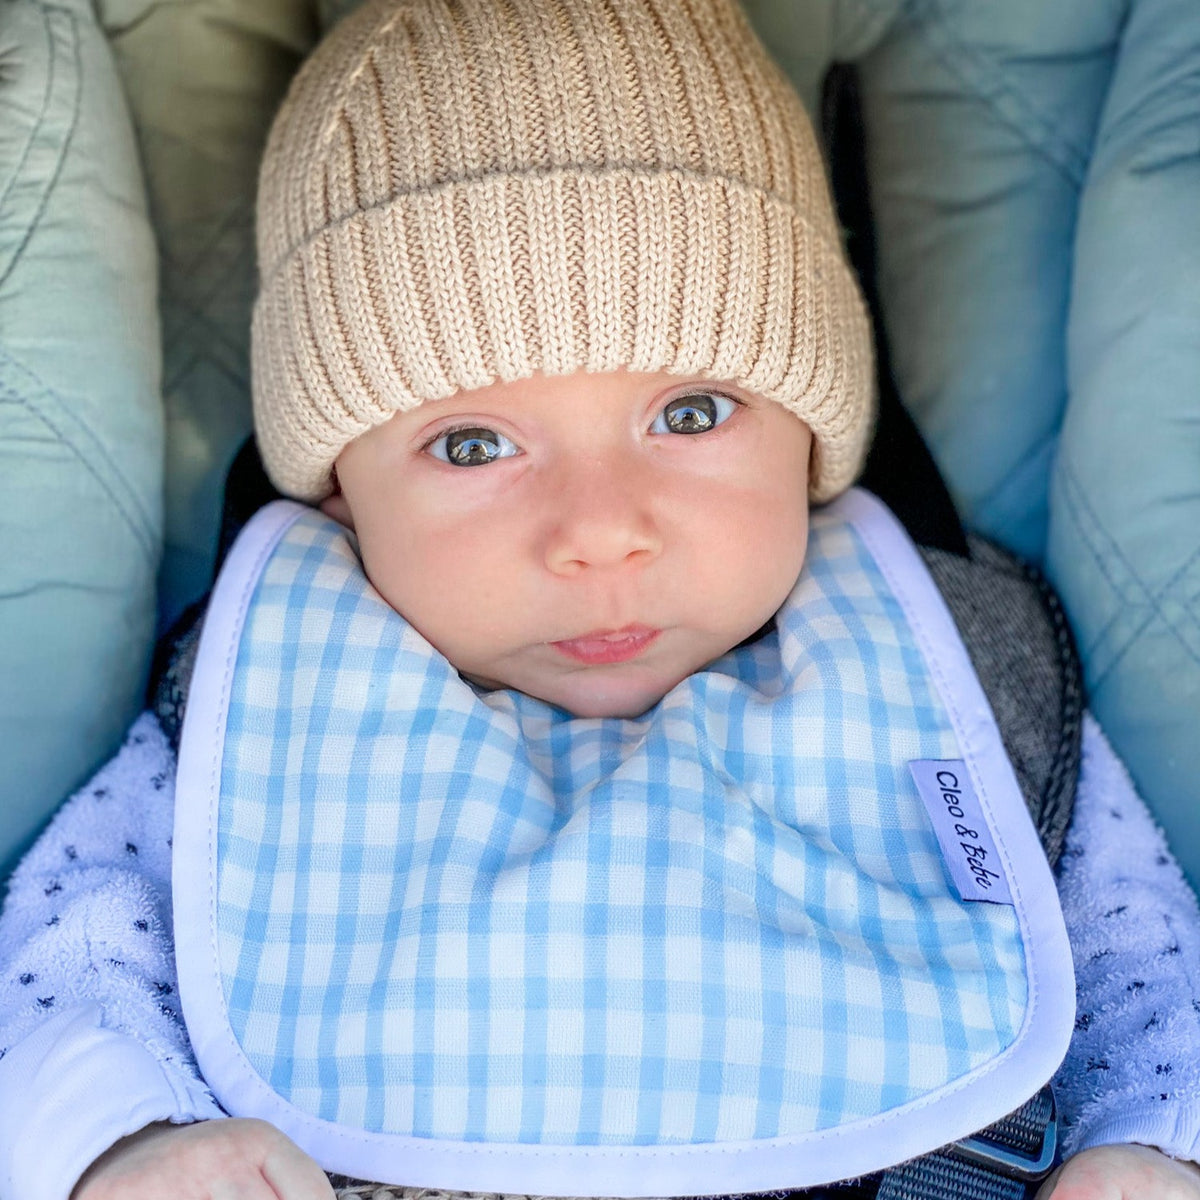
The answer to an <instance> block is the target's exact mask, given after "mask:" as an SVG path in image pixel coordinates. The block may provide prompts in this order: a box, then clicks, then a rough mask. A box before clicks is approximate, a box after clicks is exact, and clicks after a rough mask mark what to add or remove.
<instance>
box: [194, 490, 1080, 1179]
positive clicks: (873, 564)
mask: <svg viewBox="0 0 1200 1200" xmlns="http://www.w3.org/2000/svg"><path fill="white" fill-rule="evenodd" d="M174 856H175V857H174V861H175V867H174V871H175V878H174V894H175V925H176V947H177V955H178V966H179V981H180V991H181V998H182V1001H183V1007H184V1012H185V1016H186V1020H187V1026H188V1031H189V1034H190V1036H191V1039H192V1042H193V1045H194V1047H195V1051H196V1055H197V1059H198V1062H199V1065H200V1068H201V1071H202V1073H203V1074H204V1077H205V1079H206V1080H207V1081H208V1083H209V1085H210V1086H211V1087H212V1089H213V1092H214V1094H215V1095H216V1096H217V1098H218V1100H219V1101H220V1102H221V1104H222V1105H223V1106H224V1107H225V1108H226V1109H227V1110H228V1111H229V1112H230V1113H232V1114H234V1115H238V1116H256V1117H262V1118H265V1119H266V1120H269V1121H271V1122H272V1123H274V1124H275V1125H277V1126H278V1127H279V1128H281V1129H282V1130H284V1132H286V1133H287V1134H288V1135H289V1136H290V1137H292V1138H293V1140H295V1141H296V1142H297V1143H298V1144H299V1145H300V1146H301V1147H302V1148H303V1149H305V1150H306V1151H307V1152H308V1153H309V1154H310V1155H312V1156H313V1157H314V1158H315V1159H316V1160H317V1161H318V1162H319V1163H320V1164H321V1165H322V1166H324V1167H325V1168H326V1169H327V1170H331V1171H336V1172H340V1173H343V1174H346V1175H350V1176H355V1177H359V1178H366V1179H378V1180H383V1181H386V1182H391V1183H403V1184H411V1185H417V1186H431V1187H440V1188H450V1189H459V1190H464V1191H469V1190H475V1191H505V1192H519V1193H538V1194H543V1195H555V1194H558V1195H606V1196H618V1195H624V1196H646V1195H675V1196H683V1195H693V1194H713V1193H717V1192H746V1191H761V1190H766V1189H772V1188H799V1187H805V1186H811V1185H816V1184H819V1183H824V1182H829V1181H833V1180H838V1179H843V1178H847V1177H851V1176H856V1175H859V1174H864V1173H867V1172H870V1171H873V1170H877V1169H880V1168H883V1167H885V1166H888V1165H891V1164H893V1163H895V1162H899V1161H902V1160H904V1159H907V1158H911V1157H913V1156H915V1155H917V1154H921V1153H925V1152H927V1151H929V1150H931V1149H934V1148H936V1147H938V1146H940V1145H942V1144H944V1143H946V1142H948V1141H951V1140H954V1139H956V1138H959V1137H962V1136H965V1135H968V1134H970V1133H973V1132H974V1131H975V1130H977V1129H980V1128H982V1127H984V1126H986V1125H988V1124H990V1123H991V1122H992V1121H994V1120H996V1119H998V1118H999V1117H1001V1116H1003V1115H1004V1114H1005V1113H1007V1112H1009V1111H1010V1110H1012V1109H1014V1108H1016V1107H1017V1106H1018V1105H1019V1104H1021V1103H1022V1102H1023V1101H1024V1100H1026V1099H1027V1098H1028V1097H1029V1096H1030V1095H1032V1094H1033V1093H1034V1092H1035V1091H1037V1089H1038V1088H1039V1087H1040V1086H1041V1085H1042V1084H1043V1083H1044V1082H1045V1081H1046V1080H1047V1079H1048V1078H1049V1077H1050V1076H1051V1075H1052V1073H1053V1072H1054V1070H1055V1068H1056V1067H1057V1065H1058V1063H1059V1062H1060V1060H1061V1058H1062V1056H1063V1054H1064V1053H1065V1050H1066V1046H1067V1041H1068V1038H1069V1036H1070V1032H1071V1027H1072V1022H1073V1015H1074V981H1073V977H1072V972H1071V956H1070V951H1069V948H1068V945H1067V939H1066V933H1065V930H1064V927H1063V923H1062V917H1061V913H1060V911H1059V907H1058V898H1057V893H1056V890H1055V887H1054V881H1053V879H1052V877H1051V874H1050V871H1049V868H1048V866H1047V865H1046V861H1045V857H1044V855H1043V853H1042V850H1041V847H1040V845H1039V843H1038V840H1037V836H1036V833H1035V832H1034V829H1033V827H1032V824H1031V822H1030V820H1029V818H1028V815H1027V812H1026V809H1025V805H1024V802H1023V799H1022V796H1021V794H1020V791H1019V789H1018V786H1017V783H1016V780H1015V778H1014V776H1013V772H1012V769H1011V767H1010V765H1009V763H1008V760H1007V758H1006V756H1005V753H1004V750H1003V746H1002V744H1001V740H1000V735H999V732H998V730H997V728H996V725H995V722H994V720H993V717H992V715H991V712H990V709H989V708H988V705H987V702H986V700H985V699H984V696H983V693H982V691H981V689H980V686H979V683H978V681H977V680H976V678H975V676H974V673H973V671H972V670H971V666H970V662H969V659H968V657H967V654H966V651H965V649H964V647H963V645H962V643H961V641H960V639H959V636H958V634H957V631H956V630H955V628H954V625H953V622H952V620H951V618H950V616H949V614H948V612H947V611H946V609H945V606H944V604H943V603H942V600H941V598H940V596H939V595H938V593H937V590H936V588H935V587H934V585H933V582H932V581H931V579H930V578H929V576H928V574H927V573H926V571H925V568H924V565H923V564H922V562H921V559H920V556H919V555H918V554H917V552H916V550H915V548H914V547H913V545H912V544H911V542H910V541H909V540H908V538H907V536H906V534H905V533H904V532H903V530H902V529H901V527H900V526H899V524H898V523H897V522H896V521H895V519H894V518H893V517H892V516H891V514H890V513H889V512H888V511H887V510H886V509H885V508H884V507H883V505H881V504H880V503H879V502H878V501H877V500H875V499H874V498H873V497H871V496H870V495H869V494H867V493H865V492H860V491H855V492H851V493H849V494H848V495H846V496H844V497H843V498H842V499H841V500H839V501H837V502H836V503H834V504H833V505H830V506H828V507H826V508H824V509H820V510H817V511H815V512H814V513H813V514H812V519H811V532H810V542H809V550H808V555H807V559H806V562H805V566H804V569H803V571H802V573H801V576H800V578H799V580H798V581H797V584H796V586H795V588H794V590H793V591H792V594H791V595H790V596H789V598H788V600H787V601H786V603H785V604H784V606H783V608H782V609H781V610H780V612H779V614H778V615H777V617H776V621H775V629H774V630H773V632H771V633H770V634H768V635H766V636H764V637H763V638H761V639H759V640H758V641H756V642H755V643H753V644H752V645H749V646H746V647H742V648H739V649H737V650H735V651H732V652H730V653H729V654H727V655H725V656H724V657H723V658H721V659H719V660H718V661H717V662H714V663H712V664H711V665H710V666H709V667H707V668H706V669H705V670H703V671H701V672H698V673H697V674H695V675H693V676H691V677H689V678H688V679H686V680H684V681H683V682H682V683H681V684H679V685H678V686H677V687H676V688H674V689H673V690H672V691H671V692H670V693H669V694H668V695H667V696H666V697H664V699H663V700H662V701H661V702H660V703H659V704H658V705H656V706H655V707H654V708H653V709H651V710H650V711H649V712H647V713H646V714H644V715H643V716H641V717H639V718H637V719H633V720H627V719H615V718H614V719H582V718H576V717H572V716H570V715H569V714H567V713H565V712H564V711H562V710H560V709H557V708H555V707H553V706H551V705H549V704H546V703H544V702H542V701H539V700H534V699H531V698H529V697H527V696H524V695H521V694H519V693H515V692H511V691H494V692H485V691H482V690H481V689H479V688H477V687H475V686H474V685H472V684H470V683H468V682H466V681H464V680H463V679H462V678H460V677H459V676H458V674H457V673H456V672H455V670H454V668H453V667H452V666H451V665H450V664H449V663H448V662H447V661H446V660H445V659H444V658H442V657H441V656H440V655H439V654H438V653H437V651H435V650H434V649H433V648H432V647H431V646H430V645H429V644H428V643H427V642H426V641H425V640H424V639H423V638H422V637H421V636H420V634H418V633H417V632H416V630H415V629H413V628H412V627H411V626H410V625H409V624H408V623H407V622H406V621H404V620H403V618H402V617H400V616H399V615H398V614H396V613H395V612H394V611H393V610H392V609H391V608H389V607H388V605H387V604H386V603H385V602H384V601H383V600H382V599H381V598H380V596H379V595H378V593H376V592H375V591H374V589H373V588H372V587H371V585H370V583H369V582H368V580H367V579H366V577H365V575H364V574H363V571H362V567H361V564H360V561H359V559H358V556H357V552H356V547H355V544H354V540H353V537H352V535H351V534H349V533H348V532H347V531H346V530H345V529H343V528H342V527H341V526H339V525H337V524H336V523H334V522H333V521H331V520H329V519H328V518H326V517H324V516H322V515H321V514H320V513H318V512H315V511H313V510H311V509H307V508H304V507H302V506H299V505H296V504H292V503H289V502H282V501H281V502H278V503H276V504H273V505H271V506H269V507H268V508H266V509H264V510H263V511H261V512H260V513H259V514H258V515H257V516H256V517H255V518H254V519H253V520H252V521H251V522H250V524H249V525H248V526H247V528H246V529H245V531H244V532H243V534H242V535H241V537H240V539H239V541H238V542H237V544H236V545H235V547H234V549H233V551H232V552H231V554H230V556H229V559H228V561H227V563H226V565H225V567H224V569H223V571H222V573H221V577H220V579H219V581H218V584H217V587H216V589H215V591H214V594H213V598H212V601H211V603H210V607H209V610H208V614H207V617H206V619H205V625H204V632H203V637H202V641H201V646H200V651H199V657H198V661H197V665H196V669H195V674H194V676H193V682H192V688H191V693H190V695H189V700H188V707H187V715H186V719H185V723H184V730H183V738H182V744H181V750H180V765H179V776H178V783H177V794H176V827H175V837H174Z"/></svg>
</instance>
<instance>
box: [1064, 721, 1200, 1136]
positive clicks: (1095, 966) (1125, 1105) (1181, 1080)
mask: <svg viewBox="0 0 1200 1200" xmlns="http://www.w3.org/2000/svg"><path fill="white" fill-rule="evenodd" d="M1059 894H1060V897H1061V899H1062V906H1063V913H1064V915H1065V917H1066V920H1067V931H1068V933H1069V934H1070V938H1071V947H1072V953H1073V956H1074V960H1075V976H1076V989H1077V994H1078V1007H1077V1013H1076V1020H1075V1034H1074V1037H1073V1038H1072V1040H1071V1047H1070V1050H1069V1051H1068V1054H1067V1058H1066V1061H1065V1062H1064V1063H1063V1066H1062V1068H1061V1069H1060V1071H1059V1073H1058V1075H1057V1077H1056V1079H1055V1091H1056V1094H1057V1096H1058V1100H1059V1106H1060V1108H1061V1109H1062V1111H1063V1115H1064V1117H1065V1124H1066V1131H1065V1137H1064V1143H1065V1147H1064V1148H1065V1149H1066V1151H1067V1152H1068V1153H1071V1154H1073V1153H1077V1152H1078V1151H1080V1150H1083V1149H1085V1148H1087V1147H1088V1146H1098V1145H1105V1144H1108V1143H1116V1142H1140V1143H1142V1144H1145V1145H1149V1146H1157V1147H1158V1148H1160V1149H1161V1150H1164V1151H1165V1152H1166V1153H1168V1154H1170V1155H1172V1156H1173V1157H1176V1158H1185V1159H1191V1160H1198V1159H1200V909H1198V908H1197V904H1196V897H1195V895H1194V893H1193V892H1192V890H1191V888H1190V887H1189V886H1188V884H1187V882H1186V880H1185V879H1184V877H1183V874H1182V872H1181V871H1180V869H1179V866H1178V865H1177V864H1176V862H1175V860H1174V858H1172V857H1171V854H1170V851H1169V850H1168V849H1167V845H1166V841H1165V839H1164V838H1163V835H1162V833H1161V832H1160V831H1159V829H1158V828H1157V826H1156V825H1155V824H1154V821H1153V820H1152V818H1151V816H1150V814H1149V812H1148V811H1147V810H1146V807H1145V805H1144V804H1143V803H1142V801H1141V800H1140V799H1139V798H1138V796H1137V793H1136V792H1135V791H1134V788H1133V784H1132V783H1131V782H1130V779H1129V776H1128V774H1127V773H1126V771H1125V768H1124V767H1123V766H1122V764H1121V763H1120V761H1119V760H1118V759H1117V757H1116V755H1115V754H1114V753H1113V751H1112V749H1111V747H1110V746H1109V745H1108V742H1107V741H1106V740H1105V738H1104V735H1103V734H1102V733H1101V732H1100V728H1099V726H1098V725H1097V724H1096V723H1095V721H1093V720H1092V719H1091V718H1090V717H1089V718H1087V720H1086V722H1085V725H1084V741H1083V767H1082V771H1081V774H1080V781H1079V789H1078V795H1077V797H1076V801H1075V812H1074V816H1073V818H1072V821H1071V829H1070V832H1069V834H1068V837H1067V843H1066V848H1065V850H1064V851H1063V857H1062V863H1061V866H1060V869H1059Z"/></svg>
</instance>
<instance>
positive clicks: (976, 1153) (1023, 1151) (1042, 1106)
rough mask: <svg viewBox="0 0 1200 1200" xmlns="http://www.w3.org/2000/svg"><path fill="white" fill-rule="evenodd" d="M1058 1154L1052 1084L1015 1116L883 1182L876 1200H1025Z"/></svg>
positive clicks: (887, 1174)
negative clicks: (1029, 1190) (1029, 1189)
mask: <svg viewBox="0 0 1200 1200" xmlns="http://www.w3.org/2000/svg"><path fill="white" fill-rule="evenodd" d="M1057 1150H1058V1113H1057V1111H1056V1109H1055V1106H1054V1093H1053V1092H1052V1091H1051V1090H1050V1085H1049V1084H1047V1085H1046V1086H1045V1087H1044V1088H1042V1090H1041V1091H1040V1092H1038V1093H1037V1095H1035V1096H1033V1097H1031V1098H1030V1099H1029V1100H1027V1101H1026V1102H1025V1103H1024V1104H1023V1105H1021V1107H1020V1108H1018V1109H1017V1110H1016V1111H1015V1112H1012V1113H1009V1115H1008V1116H1007V1117H1004V1118H1002V1119H1001V1120H999V1121H997V1122H996V1123H995V1124H994V1125H989V1126H988V1127H987V1129H984V1130H981V1131H980V1132H979V1133H977V1134H974V1135H973V1136H971V1137H968V1138H963V1140H962V1141H960V1142H955V1143H954V1144H953V1145H951V1146H947V1147H945V1148H944V1149H942V1150H936V1151H934V1153H932V1154H926V1155H924V1156H923V1157H921V1158H916V1159H913V1160H912V1161H911V1162H906V1163H901V1165H900V1166H898V1167H893V1168H892V1169H891V1170H889V1171H885V1172H883V1174H882V1175H881V1176H880V1178H879V1187H878V1190H877V1191H876V1192H875V1200H1025V1196H1026V1195H1027V1192H1028V1188H1029V1185H1031V1184H1034V1183H1037V1182H1038V1181H1040V1180H1042V1179H1044V1178H1045V1177H1046V1176H1047V1175H1048V1174H1049V1173H1050V1171H1051V1169H1052V1168H1053V1166H1054V1160H1055V1156H1056V1153H1057Z"/></svg>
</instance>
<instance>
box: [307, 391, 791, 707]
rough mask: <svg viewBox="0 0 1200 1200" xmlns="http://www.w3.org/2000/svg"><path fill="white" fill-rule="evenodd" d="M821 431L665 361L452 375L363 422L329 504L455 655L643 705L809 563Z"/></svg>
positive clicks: (744, 631) (534, 680)
mask: <svg viewBox="0 0 1200 1200" xmlns="http://www.w3.org/2000/svg"><path fill="white" fill-rule="evenodd" d="M810 445H811V435H810V433H809V430H808V427H807V426H806V425H804V424H803V422H801V421H800V420H799V419H798V418H797V417H795V416H793V415H792V414H791V413H789V412H788V411H787V410H785V409H783V408H781V407H780V406H779V405H778V404H775V403H773V402H771V401H768V400H762V399H760V398H758V397H755V396H753V395H751V394H749V393H746V392H744V391H740V390H737V389H734V388H731V387H727V386H724V385H714V384H713V383H711V382H699V381H688V380H686V379H681V378H680V377H679V376H673V375H665V374H654V375H647V374H632V373H627V372H613V373H608V374H585V373H579V374H575V375H570V376H567V377H564V378H545V377H542V376H538V377H535V378H533V379H529V380H525V381H522V382H519V383H511V384H495V385H493V386H491V387H486V388H481V389H478V390H474V391H466V392H459V393H457V394H456V395H454V396H451V397H450V398H449V399H446V400H439V401H437V402H435V403H430V404H426V405H424V406H423V407H421V408H418V409H415V410H413V411H412V412H408V413H398V414H397V415H396V416H394V417H392V418H391V420H389V421H388V422H386V423H385V424H383V425H380V426H378V427H377V428H375V429H373V430H371V431H370V432H368V433H366V434H364V435H363V436H362V437H360V438H358V439H357V440H356V441H354V442H352V443H351V444H350V445H349V446H347V447H346V449H345V450H343V452H342V454H341V456H340V457H339V458H338V461H337V477H338V482H339V486H340V492H339V494H337V495H335V496H333V497H331V498H330V499H329V500H327V501H326V502H325V504H324V505H323V506H322V507H323V508H324V509H325V511H326V512H328V513H330V514H331V515H332V516H335V517H337V518H338V520H340V521H342V522H343V523H345V524H347V525H349V526H350V527H351V528H353V529H354V530H355V531H356V533H357V535H358V539H359V546H360V549H361V551H362V556H363V563H364V566H365V568H366V572H367V575H368V577H369V578H370V580H371V582H372V583H373V584H374V585H375V588H376V589H377V590H378V591H379V592H380V594H381V595H382V596H383V597H384V599H385V600H387V602H388V603H389V604H390V605H391V606H392V607H393V608H394V609H396V611H397V612H399V613H401V614H402V615H403V616H404V617H405V618H406V619H407V620H408V621H409V622H410V623H411V624H412V625H413V626H414V627H415V628H416V629H417V631H418V632H420V633H421V634H422V635H423V636H424V637H425V638H426V640H428V641H429V642H430V643H432V644H433V645H434V646H435V647H436V648H437V649H438V650H439V651H440V652H441V653H442V654H443V655H444V656H445V657H446V658H447V659H448V660H449V661H450V662H451V663H452V664H453V665H454V666H455V667H456V668H457V669H458V670H459V671H460V672H462V673H463V674H464V675H465V676H467V677H468V678H469V679H471V680H473V681H474V682H476V683H478V684H480V685H482V686H483V687H486V688H498V687H507V688H515V689H517V690H519V691H522V692H525V693H527V694H528V695H530V696H536V697H538V698H540V699H542V700H547V701H549V702H550V703H552V704H556V705H558V706H560V707H562V708H565V709H567V710H568V711H570V712H572V713H574V714H576V715H577V716H585V717H595V716H617V717H632V716H637V715H638V714H640V713H643V712H645V711H646V709H648V708H650V707H652V706H653V705H654V704H655V703H657V702H658V701H659V700H660V699H661V698H662V697H663V696H664V695H666V693H667V692H668V691H670V689H671V688H672V687H674V686H675V685H676V684H677V683H679V682H680V681H681V680H683V679H684V678H686V677H687V676H688V675H690V674H692V673H693V672H694V671H696V670H698V669H699V668H701V667H703V666H705V665H706V664H707V663H710V662H712V661H713V660H714V659H716V658H719V657H720V656H721V655H722V654H724V653H725V652H726V651H727V650H730V649H731V648H732V647H734V646H736V645H737V644H738V643H739V642H741V641H742V640H744V639H745V638H747V637H749V636H750V635H751V634H752V633H754V632H755V631H756V630H757V629H758V628H759V627H760V626H762V625H763V624H764V623H765V622H766V621H767V620H769V619H770V617H771V616H772V615H773V614H774V613H775V612H776V610H777V609H778V608H779V606H780V605H781V604H782V603H783V601H784V599H785V598H786V596H787V594H788V592H789V591H790V590H791V588H792V585H793V584H794V583H795V581H796V577H797V575H798V574H799V572H800V567H801V564H802V563H803V561H804V550H805V544H806V541H807V535H808V500H807V497H808V462H809V449H810Z"/></svg>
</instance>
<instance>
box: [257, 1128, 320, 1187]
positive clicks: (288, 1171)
mask: <svg viewBox="0 0 1200 1200" xmlns="http://www.w3.org/2000/svg"><path fill="white" fill-rule="evenodd" d="M262 1173H263V1178H264V1179H266V1181H267V1183H269V1184H270V1185H271V1187H272V1188H274V1194H275V1196H277V1197H278V1198H279V1200H334V1194H333V1187H332V1186H331V1184H330V1182H329V1177H328V1176H327V1175H326V1174H325V1172H324V1171H322V1170H321V1168H320V1167H319V1166H317V1164H316V1163H315V1162H313V1160H312V1159H311V1158H309V1156H308V1155H307V1154H305V1153H304V1151H303V1150H301V1149H300V1147H299V1146H297V1145H296V1144H295V1143H294V1142H292V1141H290V1140H289V1141H286V1143H285V1144H284V1145H281V1146H280V1147H279V1148H278V1149H276V1150H273V1151H272V1153H271V1154H269V1155H268V1156H267V1158H266V1159H265V1160H264V1161H263V1165H262Z"/></svg>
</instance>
